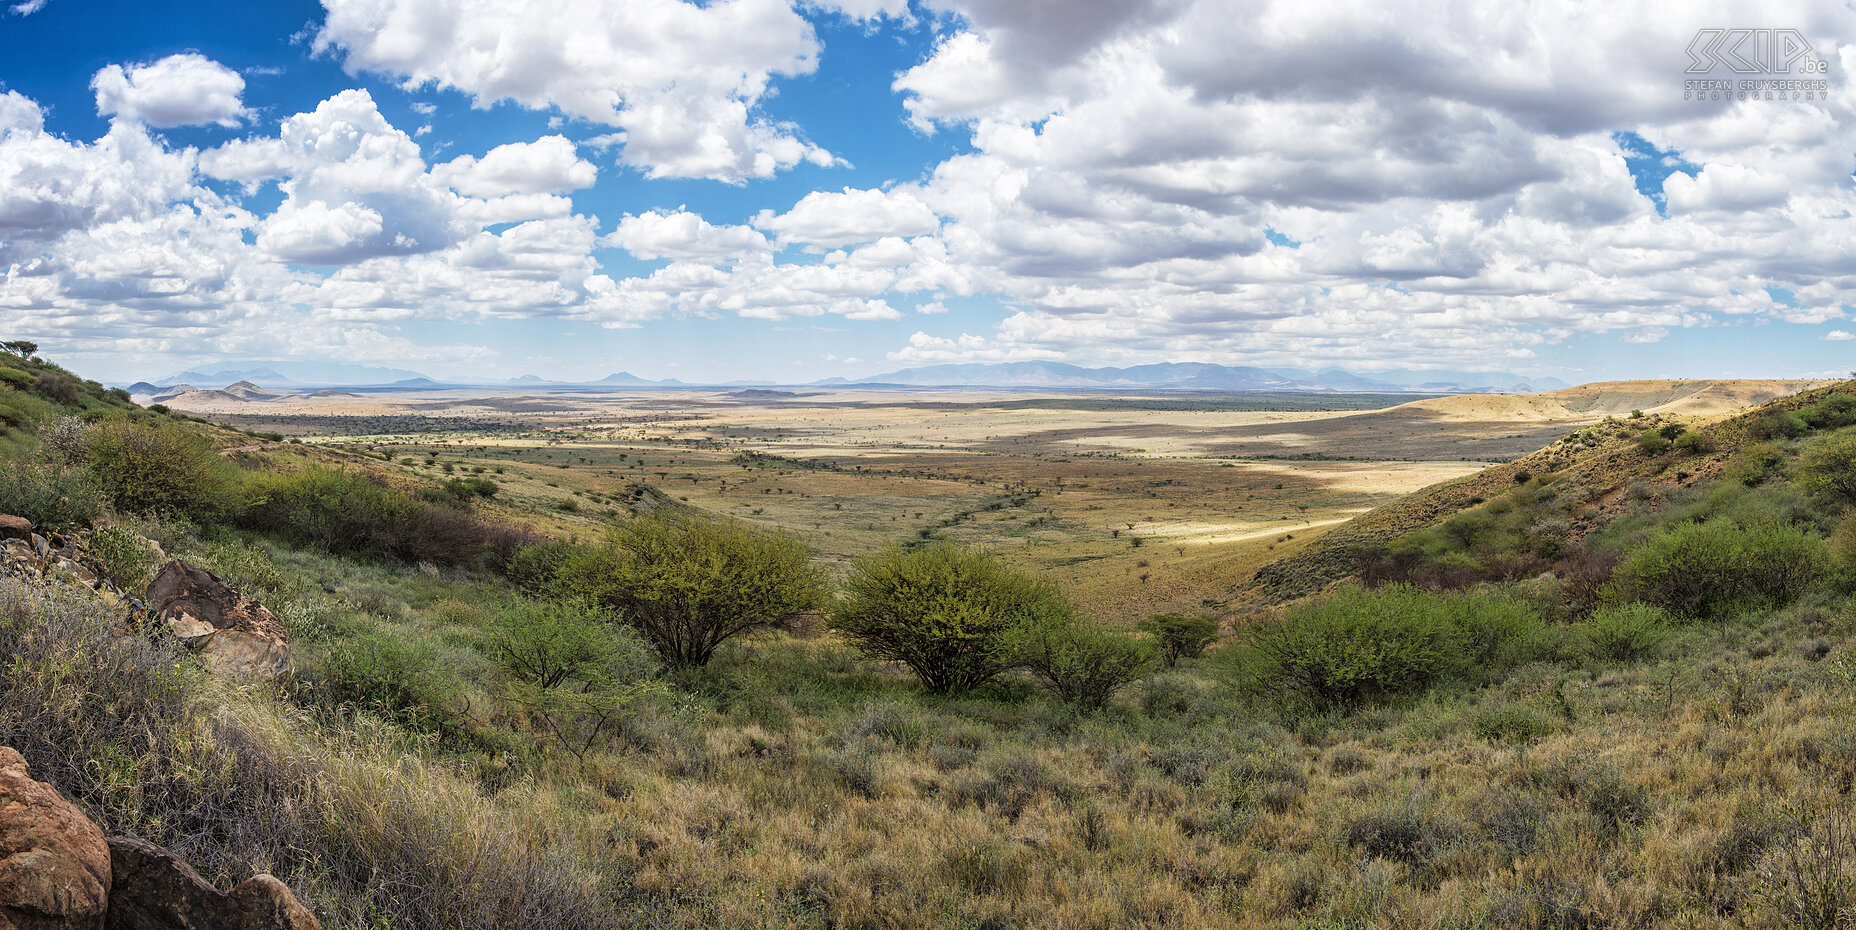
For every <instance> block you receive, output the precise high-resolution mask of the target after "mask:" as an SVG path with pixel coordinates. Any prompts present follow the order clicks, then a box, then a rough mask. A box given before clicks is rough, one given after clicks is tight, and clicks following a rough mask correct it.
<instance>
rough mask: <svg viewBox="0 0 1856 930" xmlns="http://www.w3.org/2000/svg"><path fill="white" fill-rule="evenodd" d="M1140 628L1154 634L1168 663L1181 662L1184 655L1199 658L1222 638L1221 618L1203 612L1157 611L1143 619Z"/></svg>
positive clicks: (1144, 631) (1184, 657) (1186, 657)
mask: <svg viewBox="0 0 1856 930" xmlns="http://www.w3.org/2000/svg"><path fill="white" fill-rule="evenodd" d="M1138 629H1140V630H1141V632H1143V633H1147V634H1150V635H1152V636H1153V638H1154V643H1155V644H1157V645H1158V646H1159V647H1160V651H1161V652H1162V653H1163V654H1165V656H1166V664H1168V665H1178V664H1179V660H1181V659H1196V658H1198V657H1199V656H1200V655H1202V654H1204V652H1205V647H1207V646H1209V645H1211V644H1212V643H1214V642H1216V641H1217V639H1218V618H1217V617H1207V616H1205V615H1203V614H1155V615H1153V616H1151V617H1148V618H1147V619H1145V620H1142V621H1141V623H1140V626H1139V627H1138Z"/></svg>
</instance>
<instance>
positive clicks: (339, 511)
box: [239, 468, 535, 566]
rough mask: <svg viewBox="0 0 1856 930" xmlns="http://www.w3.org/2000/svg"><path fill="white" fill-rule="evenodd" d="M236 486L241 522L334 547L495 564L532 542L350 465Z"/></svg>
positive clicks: (263, 475)
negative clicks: (348, 468)
mask: <svg viewBox="0 0 1856 930" xmlns="http://www.w3.org/2000/svg"><path fill="white" fill-rule="evenodd" d="M242 491H243V494H244V498H245V500H244V505H243V507H242V512H241V514H240V517H239V521H240V523H241V524H242V525H243V526H245V527H247V528H249V529H255V530H261V531H264V532H270V533H276V534H278V535H280V536H283V537H284V538H286V539H289V540H290V541H292V542H294V543H296V544H298V545H313V546H318V547H321V548H323V549H326V550H328V551H329V552H334V553H339V554H351V555H360V556H365V557H369V558H376V559H392V560H397V561H401V562H431V563H433V564H436V565H458V566H479V565H484V564H486V563H487V564H501V563H502V562H504V561H506V560H507V559H508V558H509V557H510V556H511V555H513V554H514V553H515V552H516V551H517V550H518V549H519V548H520V547H521V546H523V545H526V544H529V543H532V542H534V541H535V539H534V537H533V536H532V535H530V534H527V533H525V532H522V531H517V530H512V529H508V528H504V527H498V526H495V525H491V524H487V523H484V522H483V521H480V520H478V519H476V518H475V517H473V516H471V514H470V513H469V512H468V511H466V510H463V509H460V508H457V507H451V506H445V505H441V504H433V503H429V502H427V501H422V500H420V499H418V498H416V497H414V496H412V495H410V494H408V493H406V492H405V491H402V490H400V489H398V488H394V487H391V486H389V485H387V484H385V483H383V482H382V481H380V480H378V479H375V478H372V477H370V476H367V475H365V474H361V473H356V472H348V471H336V470H333V469H327V468H310V469H306V470H304V471H300V472H292V473H279V472H259V473H252V474H248V475H247V476H245V480H244V482H243V487H242Z"/></svg>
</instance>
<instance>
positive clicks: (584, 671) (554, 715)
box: [487, 600, 658, 757]
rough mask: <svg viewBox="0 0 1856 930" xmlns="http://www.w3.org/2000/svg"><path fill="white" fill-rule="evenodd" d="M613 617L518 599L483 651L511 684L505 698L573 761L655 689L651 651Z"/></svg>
mask: <svg viewBox="0 0 1856 930" xmlns="http://www.w3.org/2000/svg"><path fill="white" fill-rule="evenodd" d="M611 619H612V618H611V616H610V615H609V613H608V612H607V611H605V610H604V609H602V608H600V607H599V606H598V605H597V604H593V603H591V602H589V601H584V600H570V601H522V602H519V603H517V604H516V605H515V606H513V607H510V608H507V609H505V610H503V611H502V612H501V614H500V615H499V616H498V617H497V621H496V624H495V627H494V634H493V636H494V638H493V639H491V641H490V643H489V646H488V648H487V651H488V652H489V654H490V657H491V658H492V659H493V660H494V661H495V662H496V664H497V665H498V666H499V667H501V669H502V670H503V672H504V673H505V674H507V675H509V676H510V678H511V679H512V687H511V688H510V693H509V697H510V699H511V700H512V701H514V702H515V703H517V704H519V705H521V706H522V707H524V708H526V709H527V710H528V711H529V713H531V714H533V715H534V716H535V717H536V718H538V719H539V720H540V722H541V723H542V724H543V726H544V727H545V728H546V730H547V732H548V733H549V735H551V736H552V737H554V739H555V741H556V742H557V743H558V744H559V745H560V746H561V747H562V748H563V749H566V750H567V751H569V752H571V753H573V754H574V755H575V756H582V757H584V755H585V754H586V752H587V750H589V749H592V748H593V747H594V746H595V745H596V744H597V743H599V741H600V740H601V738H602V737H604V736H606V735H608V733H609V732H610V731H611V729H612V725H613V723H614V722H615V721H616V720H617V719H618V718H619V717H620V716H621V715H623V714H625V713H627V712H629V711H630V710H631V708H632V707H633V706H635V705H636V704H637V703H638V702H639V701H640V700H641V699H642V698H643V697H644V696H645V695H646V694H648V693H652V692H653V691H655V690H656V686H655V684H654V683H653V682H652V681H650V679H651V678H652V676H654V675H655V674H656V673H657V671H658V663H657V660H656V659H655V657H653V655H652V654H651V649H650V647H649V646H647V645H646V644H645V643H644V642H643V641H642V640H640V639H639V638H638V635H637V634H636V633H634V632H633V631H632V630H630V629H627V628H624V627H614V626H612V625H611V623H610V621H611Z"/></svg>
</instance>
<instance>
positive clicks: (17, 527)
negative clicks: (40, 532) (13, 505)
mask: <svg viewBox="0 0 1856 930" xmlns="http://www.w3.org/2000/svg"><path fill="white" fill-rule="evenodd" d="M31 538H32V521H31V520H28V519H26V518H25V517H16V516H13V515H12V514H10V513H0V539H31Z"/></svg>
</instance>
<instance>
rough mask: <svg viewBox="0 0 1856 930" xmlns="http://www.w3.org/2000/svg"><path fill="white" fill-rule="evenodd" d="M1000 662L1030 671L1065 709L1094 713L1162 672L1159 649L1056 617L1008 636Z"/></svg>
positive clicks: (1003, 639)
mask: <svg viewBox="0 0 1856 930" xmlns="http://www.w3.org/2000/svg"><path fill="white" fill-rule="evenodd" d="M999 651H1000V657H1001V660H1002V661H1003V662H1005V663H1007V664H1010V665H1015V666H1019V667H1022V668H1025V669H1027V670H1029V671H1030V672H1031V674H1033V675H1035V676H1036V677H1037V679H1038V682H1039V683H1040V684H1042V685H1043V686H1044V687H1045V688H1046V689H1047V690H1049V691H1050V692H1051V693H1052V694H1055V695H1056V696H1057V697H1058V699H1059V700H1061V701H1063V702H1064V703H1065V704H1071V705H1074V706H1076V707H1077V708H1078V709H1080V710H1082V711H1084V712H1089V711H1094V710H1097V709H1100V708H1101V706H1102V705H1103V704H1105V703H1107V701H1108V699H1109V698H1111V697H1113V696H1114V695H1115V692H1117V691H1120V690H1121V689H1123V688H1125V687H1127V686H1128V685H1131V684H1133V683H1134V682H1136V681H1139V680H1140V679H1142V678H1144V677H1146V676H1147V674H1148V673H1149V672H1152V671H1153V670H1154V669H1155V668H1158V667H1159V662H1158V661H1157V660H1158V656H1157V655H1156V652H1155V649H1154V647H1153V646H1152V645H1151V644H1149V643H1146V642H1143V641H1141V640H1138V639H1135V638H1134V637H1132V636H1129V635H1127V634H1126V633H1119V632H1116V631H1113V630H1105V629H1102V628H1100V627H1096V626H1089V625H1086V624H1083V623H1079V622H1077V621H1075V620H1073V619H1069V618H1065V617H1060V616H1057V615H1055V613H1054V612H1053V615H1052V616H1050V617H1047V618H1044V619H1040V620H1038V621H1037V622H1033V623H1023V624H1020V625H1018V626H1016V627H1014V628H1012V629H1010V630H1007V631H1006V632H1005V633H1004V634H1003V635H1002V636H1001V637H1000V638H999Z"/></svg>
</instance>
